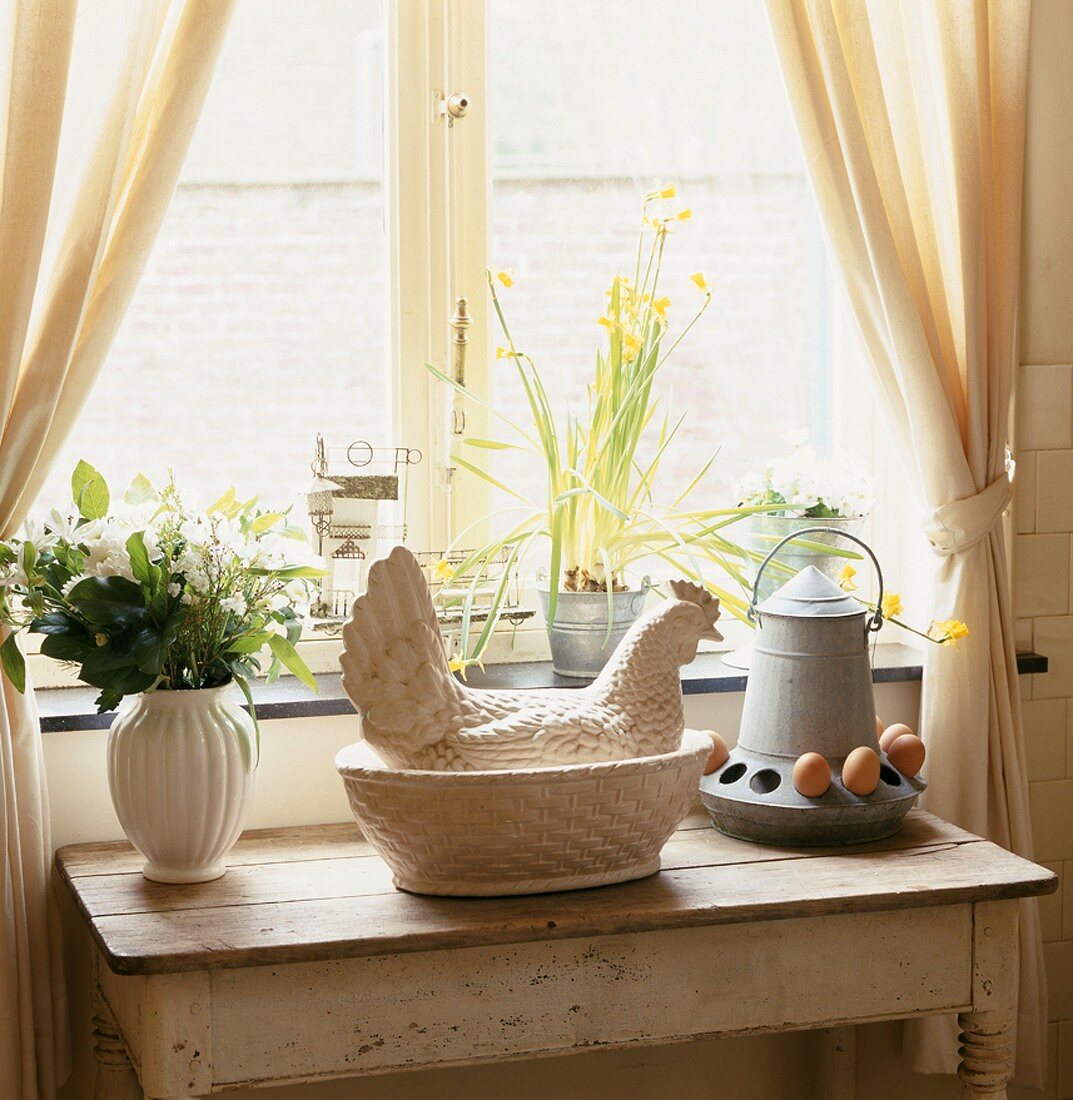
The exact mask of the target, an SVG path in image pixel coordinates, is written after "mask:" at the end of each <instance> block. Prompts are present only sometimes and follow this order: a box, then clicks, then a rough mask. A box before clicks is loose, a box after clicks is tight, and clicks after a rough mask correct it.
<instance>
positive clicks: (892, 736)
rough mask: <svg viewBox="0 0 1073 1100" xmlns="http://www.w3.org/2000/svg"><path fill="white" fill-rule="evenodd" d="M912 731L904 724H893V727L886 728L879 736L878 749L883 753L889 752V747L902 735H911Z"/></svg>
mask: <svg viewBox="0 0 1073 1100" xmlns="http://www.w3.org/2000/svg"><path fill="white" fill-rule="evenodd" d="M912 732H913V731H912V730H911V729H910V728H909V727H908V726H907V725H906V724H905V723H904V722H895V723H894V725H893V726H887V728H886V729H885V730H884V731H883V732H882V733H881V734H880V735H879V747H880V748H881V749H882V750H883V751H884V752H889V751H890V747H891V745H893V744H894V742H895V741H897V740H898V738H899V737H901V736H902V735H903V734H906V733H909V734H912Z"/></svg>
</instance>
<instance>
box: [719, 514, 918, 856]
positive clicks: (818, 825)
mask: <svg viewBox="0 0 1073 1100" xmlns="http://www.w3.org/2000/svg"><path fill="white" fill-rule="evenodd" d="M830 530H831V529H830V528H827V527H812V528H805V529H804V530H801V531H795V532H794V533H793V534H791V535H788V536H787V537H786V538H784V539H782V540H781V541H780V542H778V543H777V544H776V545H775V546H774V548H773V549H772V550H771V552H770V553H769V554H768V555H767V557H766V558H765V559H764V561H763V563H762V564H761V566H760V569H759V570H758V571H757V575H756V580H755V582H754V585H753V595H752V602H751V604H750V608H749V614H750V617H751V618H753V619H754V620H755V622H756V630H755V633H754V640H753V653H754V656H753V659H752V667H751V669H750V671H749V682H748V685H747V687H746V689H745V708H744V711H743V713H742V720H741V732H740V734H739V737H738V744H737V745H736V746H735V748H734V749H733V750H731V753H730V757H729V759H728V760H727V762H726V763H725V764H724V765H723V766H722V767H721V768H720V769H718V770H717V771H715V772H713V773H712V774H711V775H707V776H705V777H704V778H703V779H702V780H701V786H700V793H701V801H702V802H703V803H704V805H705V807H706V808H707V810H708V813H709V814H710V815H711V818H712V821H713V822H714V824H715V826H716V828H717V829H719V830H721V831H722V832H724V833H727V834H729V835H730V836H735V837H740V838H742V839H745V840H754V841H760V842H762V843H766V844H786V845H792V846H821V845H838V844H859V843H864V842H866V841H870V840H879V839H881V838H882V837H885V836H890V835H891V834H892V833H895V832H897V831H898V829H899V828H900V827H901V823H902V819H903V818H904V817H905V815H906V813H908V811H909V809H910V808H911V807H912V805H913V803H914V802H916V800H917V797H918V796H919V795H920V793H921V791H923V790H924V788H925V786H926V784H925V783H924V781H923V780H922V779H920V778H918V777H911V776H907V775H903V774H902V773H901V772H899V771H898V770H897V769H896V768H895V767H894V766H893V765H892V764H891V763H890V761H889V760H888V759H887V757H886V755H885V754H884V753H882V752H881V750H880V748H879V740H878V738H877V736H876V717H875V714H876V708H875V700H874V697H873V692H872V668H871V661H870V659H869V646H868V641H869V638H870V636H871V634H872V633H873V632H874V631H877V630H879V628H880V627H881V626H882V625H883V613H882V611H881V610H879V609H881V608H882V606H883V574H882V571H881V570H880V567H879V562H878V561H877V560H876V556H875V554H873V553H872V551H871V549H870V548H869V547H868V546H867V545H866V544H865V543H864V542H863V541H862V540H861V539H859V538H857V537H856V536H854V535H849V534H846V533H845V532H837V533H838V534H840V535H841V536H842V537H843V538H846V539H849V540H851V541H852V542H855V543H857V544H858V545H859V546H861V547H862V548H863V549H864V550H865V551H866V552H867V553H868V556H869V557H870V558H871V559H872V563H873V564H874V566H875V569H876V576H877V578H878V583H879V598H878V601H877V610H875V611H872V610H871V609H870V608H867V607H865V606H864V605H863V604H861V603H860V602H859V601H858V600H856V599H854V598H853V597H852V596H849V595H847V594H846V593H845V592H843V591H842V590H841V589H840V588H839V587H838V586H837V585H835V584H834V583H833V582H832V581H831V580H829V579H828V578H827V577H825V576H824V575H823V574H822V573H821V572H820V571H819V570H818V569H816V568H815V567H814V566H808V567H806V568H805V569H803V570H802V571H801V572H800V573H798V574H797V575H796V576H795V577H793V579H792V580H790V581H789V582H788V583H787V584H785V585H783V587H782V588H780V589H779V590H778V591H777V592H775V593H774V594H773V595H772V596H770V597H769V598H768V599H767V600H765V601H764V602H763V603H762V604H760V606H759V607H757V603H758V600H759V592H760V581H761V577H762V575H763V573H764V570H765V568H766V567H767V566H768V564H769V563H770V562H771V560H772V558H774V557H775V555H776V554H777V553H778V552H779V550H780V549H782V547H783V546H784V545H785V544H786V543H788V542H791V541H792V540H793V539H795V538H799V537H801V536H802V535H808V534H812V533H819V532H821V531H822V532H829V531H830ZM862 745H863V746H867V747H868V748H870V749H873V750H874V751H875V752H876V754H877V755H878V756H879V759H880V778H879V783H878V786H877V787H876V788H875V790H874V791H873V792H872V793H871V794H868V795H863V796H862V795H857V794H854V793H852V792H851V791H849V790H847V789H846V787H845V786H844V784H843V782H842V780H841V773H842V765H843V764H844V762H845V760H846V757H847V756H848V755H849V754H850V753H851V752H852V751H853V750H854V749H856V748H859V747H860V746H862ZM808 752H816V753H820V754H821V755H822V756H824V757H825V759H826V760H827V763H828V764H829V765H830V769H831V785H830V787H829V788H828V789H827V791H826V792H825V793H824V794H822V795H820V796H818V797H815V798H806V797H805V796H804V795H802V794H800V793H799V792H798V791H797V790H796V788H795V787H794V783H793V769H794V764H795V762H796V761H797V759H798V758H799V757H800V756H801V755H802V754H804V753H808Z"/></svg>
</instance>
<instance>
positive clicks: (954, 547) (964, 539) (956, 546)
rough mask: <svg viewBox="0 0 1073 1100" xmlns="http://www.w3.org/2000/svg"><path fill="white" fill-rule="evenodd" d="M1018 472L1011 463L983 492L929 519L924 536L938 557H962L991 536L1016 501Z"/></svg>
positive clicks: (925, 522)
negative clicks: (1014, 486)
mask: <svg viewBox="0 0 1073 1100" xmlns="http://www.w3.org/2000/svg"><path fill="white" fill-rule="evenodd" d="M1015 468H1016V466H1015V463H1013V462H1012V461H1011V462H1010V464H1009V468H1008V470H1007V471H1006V473H1004V474H1001V475H1000V476H999V477H997V478H995V480H994V481H992V482H991V484H990V485H988V487H987V488H986V489H984V490H983V491H982V492H979V493H977V494H976V495H975V496H971V497H964V498H963V499H962V500H952V501H950V502H949V503H948V504H944V505H943V506H942V507H941V508H936V509H935V511H934V512H932V513H931V515H929V516H928V517H927V518H926V519H925V521H924V525H923V526H924V533H925V534H926V535H927V536H928V541H929V542H930V543H931V548H932V549H933V550H934V551H935V553H936V554H938V555H939V556H940V557H944V558H945V557H949V555H951V554H959V553H961V551H962V550H968V549H969V547H970V546H975V545H976V544H977V543H978V542H980V541H981V540H982V539H985V538H986V537H987V536H988V535H989V534H990V533H991V530H992V528H993V527H994V526H995V524H997V523H998V522H999V521H1000V520H1001V519H1002V513H1003V512H1005V511H1006V509H1007V508H1008V507H1009V506H1010V501H1011V500H1012V499H1013V476H1014V470H1015Z"/></svg>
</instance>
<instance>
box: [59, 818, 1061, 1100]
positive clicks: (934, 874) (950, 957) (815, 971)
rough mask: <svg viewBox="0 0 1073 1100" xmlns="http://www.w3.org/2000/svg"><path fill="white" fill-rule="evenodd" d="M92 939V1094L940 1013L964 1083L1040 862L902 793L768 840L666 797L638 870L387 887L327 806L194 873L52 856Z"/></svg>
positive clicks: (1042, 878) (378, 866)
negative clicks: (645, 870)
mask: <svg viewBox="0 0 1073 1100" xmlns="http://www.w3.org/2000/svg"><path fill="white" fill-rule="evenodd" d="M56 862H57V865H58V867H59V870H60V873H61V875H62V877H63V879H64V881H65V882H66V883H67V885H68V886H69V887H70V889H71V892H72V894H73V896H74V899H75V901H76V903H77V905H78V908H79V910H80V911H81V913H82V916H83V917H84V919H85V921H86V923H87V925H88V926H89V929H90V931H91V933H92V936H93V939H94V941H95V944H96V951H95V956H96V963H95V994H94V995H95V1017H94V1032H95V1036H96V1049H97V1056H98V1082H97V1087H98V1092H97V1096H98V1098H108V1100H110V1098H113V1097H114V1098H117V1100H118V1098H122V1100H127V1098H135V1097H141V1096H142V1095H143V1093H142V1089H144V1095H146V1096H148V1097H152V1098H154V1100H158V1098H159V1100H172V1098H178V1097H190V1096H204V1095H208V1094H210V1093H214V1092H218V1091H223V1090H227V1089H233V1088H236V1087H240V1086H257V1085H277V1084H281V1083H284V1082H297V1081H315V1080H321V1079H327V1078H333V1077H350V1076H359V1075H362V1074H373V1073H386V1072H392V1071H398V1070H408V1069H413V1068H418V1067H425V1068H428V1067H438V1066H451V1065H459V1064H463V1063H473V1062H482V1061H493V1060H496V1059H505V1058H520V1057H530V1056H540V1055H551V1054H566V1053H571V1052H574V1051H578V1050H582V1049H586V1050H588V1049H594V1048H607V1047H621V1046H627V1045H634V1044H644V1043H667V1042H674V1041H679V1040H685V1039H691V1038H696V1037H701V1036H716V1035H731V1034H740V1033H743V1032H758V1031H783V1030H797V1029H803V1028H816V1027H829V1026H832V1025H837V1024H847V1023H856V1022H864V1021H871V1020H882V1019H889V1018H896V1017H909V1016H916V1015H924V1014H930V1013H940V1012H957V1013H959V1019H960V1024H961V1028H962V1032H963V1035H962V1048H961V1053H962V1064H961V1069H960V1076H961V1080H962V1083H963V1089H964V1096H965V1097H992V1098H998V1097H1005V1096H1006V1081H1007V1079H1008V1076H1009V1060H1010V1023H1011V1013H1012V1011H1013V1009H1014V1007H1015V998H1016V982H1017V974H1016V937H1017V931H1016V928H1017V906H1018V903H1017V900H1016V899H1018V898H1021V897H1027V896H1032V895H1037V894H1046V893H1050V892H1051V891H1053V890H1054V889H1055V887H1056V884H1057V883H1056V879H1055V876H1054V875H1053V874H1051V873H1050V872H1049V871H1047V870H1045V869H1044V868H1042V867H1037V866H1035V865H1034V864H1032V863H1029V862H1027V861H1025V860H1023V859H1019V858H1017V857H1016V856H1013V855H1010V854H1009V853H1008V852H1006V851H1003V850H1002V849H1001V848H998V847H996V846H995V845H993V844H990V843H988V842H986V841H983V840H980V839H978V838H977V837H974V836H972V835H970V834H969V833H966V832H963V831H962V830H960V829H956V828H954V827H953V826H951V825H948V824H946V823H945V822H943V821H940V820H939V819H938V818H935V817H932V816H930V815H928V814H925V813H922V812H919V811H914V812H913V813H912V814H910V816H909V818H908V819H907V821H906V825H905V828H904V829H903V830H902V832H901V833H900V834H898V835H897V836H896V837H892V838H891V839H889V840H886V841H883V842H880V843H877V844H870V845H866V846H861V847H855V848H848V849H841V850H839V851H837V852H834V851H831V850H814V851H805V850H790V849H780V848H769V847H761V846H757V845H753V844H747V843H743V842H740V841H733V840H728V839H727V838H725V837H723V836H721V835H720V834H718V833H716V832H715V831H714V830H713V829H712V828H711V827H710V826H709V825H708V824H707V820H706V819H703V820H702V819H701V818H700V817H696V818H691V819H690V820H689V821H688V822H687V823H686V827H685V828H683V829H682V830H680V831H679V832H678V833H676V834H675V836H674V837H673V839H672V840H671V842H670V843H669V844H668V845H667V847H666V849H665V851H664V859H663V868H664V869H663V871H662V872H661V873H660V874H658V875H655V876H653V877H651V878H648V879H645V880H642V881H640V882H634V883H626V884H623V885H620V886H607V887H603V888H602V889H598V890H585V891H579V892H575V893H566V894H549V895H542V896H537V897H522V898H508V899H445V898H424V897H415V896H411V895H408V894H403V893H399V892H398V891H396V890H394V889H393V888H392V885H391V881H390V877H389V875H388V871H387V868H386V867H385V866H384V864H383V863H382V862H381V861H380V859H379V858H378V857H377V856H376V855H375V854H374V853H373V852H372V850H371V848H370V847H369V846H368V845H367V844H366V843H365V842H364V841H363V840H362V839H361V838H360V835H359V834H358V831H357V829H356V827H354V826H352V825H326V826H315V827H307V828H295V829H277V830H269V831H259V832H251V833H248V834H246V835H245V836H244V837H243V839H242V840H241V841H240V842H239V844H238V846H237V847H236V849H235V850H234V852H233V853H232V858H231V869H230V870H229V871H228V873H227V875H226V876H225V877H224V878H222V879H219V880H218V881H216V882H211V883H206V884H203V885H195V886H162V885H159V884H156V883H151V882H147V881H146V880H145V879H144V878H142V876H141V874H140V873H139V868H140V866H141V858H140V857H139V856H138V855H137V854H136V853H135V852H134V851H133V850H132V849H131V848H130V847H129V846H128V845H126V844H124V843H114V844H80V845H76V846H73V847H68V848H63V849H61V850H60V851H59V852H58V853H57V856H56Z"/></svg>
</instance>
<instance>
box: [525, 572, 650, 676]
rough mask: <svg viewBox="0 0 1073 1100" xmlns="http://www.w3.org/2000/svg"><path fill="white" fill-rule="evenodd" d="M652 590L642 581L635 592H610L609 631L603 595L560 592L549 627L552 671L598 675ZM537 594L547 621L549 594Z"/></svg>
mask: <svg viewBox="0 0 1073 1100" xmlns="http://www.w3.org/2000/svg"><path fill="white" fill-rule="evenodd" d="M651 587H652V586H651V584H650V583H649V581H648V579H647V578H645V580H644V582H643V583H642V585H641V587H640V588H638V589H631V590H630V591H628V592H615V593H613V595H612V614H613V617H612V620H611V623H610V629H608V616H607V610H608V609H607V593H606V592H560V593H559V598H558V600H557V601H556V605H555V622H553V623H549V625H548V641H549V642H550V644H551V664H552V668H553V669H554V671H555V672H556V673H557V674H558V675H559V676H571V677H574V678H576V679H584V680H592V679H594V678H595V677H597V676H599V674H600V671H601V669H602V668H603V667H604V665H606V664H607V662H608V660H609V659H610V657H611V654H612V653H614V652H615V648H616V647H617V646H618V644H619V642H621V641H622V639H623V637H624V636H625V634H626V631H627V630H629V629H630V627H631V626H633V624H634V623H635V622H636V621H637V619H638V617H639V616H640V614H641V612H642V611H643V610H644V606H645V597H646V596H647V595H648V591H649V589H650V588H651ZM537 591H538V594H539V596H540V606H541V610H542V611H543V612H544V620H545V622H546V621H547V618H548V605H549V600H550V597H551V593H550V592H549V591H548V590H547V589H546V588H541V589H538V590H537Z"/></svg>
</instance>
